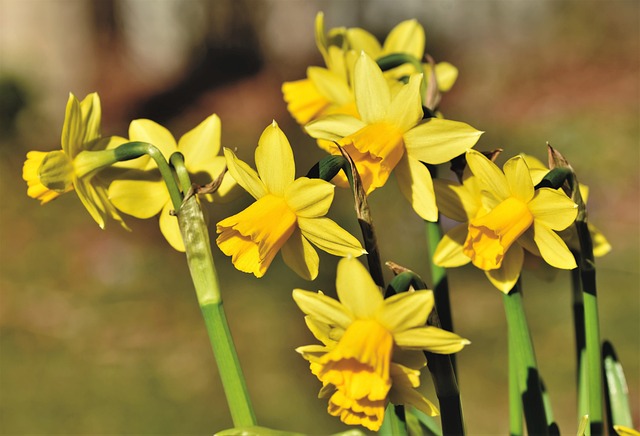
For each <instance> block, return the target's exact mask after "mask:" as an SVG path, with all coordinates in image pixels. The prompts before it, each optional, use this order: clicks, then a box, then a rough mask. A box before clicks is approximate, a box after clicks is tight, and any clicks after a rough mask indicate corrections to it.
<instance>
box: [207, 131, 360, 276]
mask: <svg viewBox="0 0 640 436" xmlns="http://www.w3.org/2000/svg"><path fill="white" fill-rule="evenodd" d="M224 154H225V157H226V159H227V167H228V168H229V173H231V175H232V176H233V178H234V179H235V180H236V181H237V182H238V184H239V185H240V186H242V187H243V188H244V189H245V190H246V191H247V192H248V193H249V194H251V196H252V197H253V198H255V199H256V202H255V203H253V204H252V205H250V206H249V207H248V208H246V209H245V210H243V211H242V212H240V213H238V214H236V215H233V216H231V217H229V218H226V219H224V220H222V221H220V222H219V223H218V224H217V232H218V233H219V234H220V236H218V238H217V240H216V243H217V244H218V247H220V250H222V252H223V253H224V254H226V255H227V256H231V259H232V262H233V264H234V265H235V267H236V268H237V269H239V270H240V271H244V272H247V273H253V274H254V275H255V276H256V277H262V276H263V275H264V274H265V272H266V271H267V269H268V268H269V265H270V264H271V262H272V261H273V259H274V257H275V255H276V254H277V253H278V251H282V255H283V258H284V261H285V263H286V264H287V265H288V266H289V267H290V268H291V269H293V270H294V271H295V272H296V273H298V274H299V275H300V276H301V277H303V278H305V279H308V280H313V279H314V278H315V277H316V276H317V275H318V264H319V258H318V253H317V252H316V251H315V249H314V248H313V247H312V246H311V243H313V244H314V245H315V246H317V247H318V248H320V249H322V250H324V251H326V252H328V253H330V254H333V255H336V256H347V255H354V256H359V255H361V254H364V253H365V251H364V250H363V248H362V246H361V245H360V243H359V242H358V240H357V239H356V238H354V237H353V236H352V235H351V234H349V233H348V232H347V231H346V230H344V229H342V228H341V227H340V226H338V224H336V223H335V222H334V221H332V220H330V219H329V218H326V217H325V215H326V214H327V212H328V210H329V207H330V206H331V203H332V201H333V194H334V186H333V185H332V184H330V183H329V182H326V181H324V180H320V179H309V178H307V177H300V178H298V179H295V163H294V160H293V152H292V150H291V145H290V144H289V141H288V140H287V137H286V136H285V135H284V133H283V132H282V130H280V128H279V127H278V124H277V123H276V122H275V121H274V122H273V123H272V124H271V125H270V126H268V127H267V128H266V129H265V130H264V132H263V133H262V135H261V136H260V139H259V141H258V147H257V148H256V152H255V161H256V168H257V170H258V171H257V172H256V171H255V170H253V169H252V168H251V167H249V165H247V164H246V163H245V162H243V161H241V160H239V159H238V158H237V157H236V156H235V154H234V153H233V152H232V151H231V150H228V149H226V148H225V150H224Z"/></svg>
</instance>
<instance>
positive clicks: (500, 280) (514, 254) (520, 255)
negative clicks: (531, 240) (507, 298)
mask: <svg viewBox="0 0 640 436" xmlns="http://www.w3.org/2000/svg"><path fill="white" fill-rule="evenodd" d="M523 262H524V251H523V250H522V247H520V246H519V245H518V244H514V245H512V246H511V248H510V249H509V251H507V253H506V254H505V256H504V260H503V261H502V265H501V266H500V268H498V269H492V270H490V271H485V274H486V276H487V278H488V279H489V281H490V282H491V283H492V284H493V286H495V287H496V288H498V289H499V290H500V291H501V292H504V293H505V294H508V293H509V291H511V289H513V287H514V286H515V284H516V282H517V281H518V277H520V271H522V264H523Z"/></svg>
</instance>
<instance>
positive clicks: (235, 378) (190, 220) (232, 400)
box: [178, 196, 256, 427]
mask: <svg viewBox="0 0 640 436" xmlns="http://www.w3.org/2000/svg"><path fill="white" fill-rule="evenodd" d="M178 223H179V224H180V230H181V233H182V238H183V240H184V245H185V248H186V254H187V263H188V264H189V271H190V272H191V278H192V280H193V284H194V286H195V289H196V295H197V296H198V304H199V305H200V309H201V310H202V315H203V316H204V320H205V324H206V326H207V332H208V333H209V339H210V341H211V346H212V347H213V353H214V356H215V359H216V363H217V364H218V370H219V371H220V377H221V378H222V386H223V388H224V392H225V395H226V397H227V403H228V405H229V410H230V411H231V417H232V419H233V424H234V426H235V427H248V426H253V425H256V419H255V414H254V413H253V409H252V406H251V400H250V398H249V393H248V390H247V386H246V383H245V380H244V376H243V374H242V369H241V367H240V363H239V361H238V356H237V354H236V350H235V346H234V344H233V339H232V338H231V334H230V332H229V326H228V324H227V320H226V317H225V314H224V309H223V307H222V299H221V297H220V287H219V284H218V277H217V274H216V270H215V267H214V264H213V256H212V254H211V245H210V242H209V233H208V231H207V227H206V225H205V222H204V217H203V216H202V210H201V209H200V205H199V204H198V201H197V200H196V197H195V196H191V197H189V198H187V199H186V200H185V202H184V204H183V205H182V207H181V208H180V211H179V213H178Z"/></svg>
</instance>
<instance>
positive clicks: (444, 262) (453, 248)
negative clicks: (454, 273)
mask: <svg viewBox="0 0 640 436" xmlns="http://www.w3.org/2000/svg"><path fill="white" fill-rule="evenodd" d="M468 232H469V230H468V225H467V224H466V223H463V224H459V225H457V226H455V227H454V228H452V229H451V230H449V231H448V232H447V233H446V234H445V235H444V236H443V237H442V239H441V240H440V242H438V246H437V247H436V251H435V253H434V254H433V262H434V263H435V264H436V265H438V266H442V267H445V268H453V267H457V266H462V265H466V264H468V263H469V262H471V259H470V258H469V256H467V255H466V254H464V252H463V251H462V247H463V245H464V241H465V240H466V239H467V233H468Z"/></svg>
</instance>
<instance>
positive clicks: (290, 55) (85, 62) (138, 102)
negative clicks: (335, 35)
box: [0, 0, 640, 435]
mask: <svg viewBox="0 0 640 436" xmlns="http://www.w3.org/2000/svg"><path fill="white" fill-rule="evenodd" d="M639 5H640V3H638V2H637V1H636V0H629V1H623V0H612V1H538V2H534V1H506V0H504V1H471V0H466V1H428V2H426V1H391V0H389V1H366V2H365V1H304V2H302V1H296V0H271V1H267V0H264V1H257V0H255V1H252V0H243V1H234V0H219V1H198V0H191V1H177V0H171V1H170V0H158V1H151V0H149V1H144V0H129V1H125V0H103V1H93V2H91V1H79V0H78V1H76V0H0V50H1V52H0V54H1V57H0V68H1V71H0V111H1V112H0V129H2V130H1V132H0V138H1V143H0V153H1V156H0V157H1V158H0V186H1V188H2V198H3V204H2V207H1V209H0V218H1V225H0V268H1V275H0V290H1V299H0V432H1V433H2V434H15V435H26V434H212V433H213V432H215V431H218V430H221V429H224V428H227V427H230V426H231V420H230V417H229V414H228V410H227V407H226V404H225V401H224V397H223V394H222V389H221V385H220V381H219V378H218V374H217V370H216V367H215V364H214V360H213V356H212V352H211V350H210V348H209V343H208V339H207V336H206V332H205V329H204V325H203V322H202V319H201V316H200V313H199V310H198V307H197V304H196V300H195V295H194V292H193V290H192V287H191V282H190V279H189V274H188V270H187V267H186V262H185V260H184V258H183V255H182V254H180V253H177V252H174V251H173V250H172V249H171V248H170V247H169V245H168V244H167V243H166V242H165V241H164V240H163V238H162V236H161V234H160V232H159V229H158V226H157V221H156V220H155V219H151V220H147V221H140V220H136V219H133V218H130V219H128V221H127V222H128V224H129V225H130V227H131V228H132V229H133V232H132V233H128V232H126V231H124V230H122V229H120V228H118V227H117V226H116V225H111V226H109V227H108V228H107V229H106V230H105V231H101V230H100V229H99V228H98V227H97V226H96V225H95V223H94V222H93V221H92V220H91V218H90V216H89V215H88V214H87V213H86V211H84V210H83V208H82V206H81V204H80V202H79V201H78V199H77V198H76V197H75V196H74V195H72V194H71V195H66V196H64V197H62V198H60V199H58V200H56V201H55V202H53V203H51V204H48V205H46V206H44V207H41V206H39V205H38V203H37V202H36V201H35V200H32V199H29V198H27V196H26V185H25V183H24V182H23V181H22V180H21V170H22V163H23V160H24V156H25V154H26V152H27V151H28V150H31V149H37V150H53V149H56V148H59V137H60V129H61V126H62V120H63V117H64V107H65V103H66V99H67V95H68V93H69V92H73V93H75V94H76V95H77V96H79V97H81V96H84V95H85V94H86V93H89V92H91V91H98V92H99V93H100V96H101V98H102V103H103V133H104V134H119V135H123V136H124V135H126V132H127V125H128V123H129V121H130V120H132V119H134V118H142V117H146V118H152V119H154V120H156V121H158V122H161V123H163V124H165V125H166V126H168V127H169V128H170V129H171V130H172V132H174V134H175V136H177V137H179V136H180V135H181V134H183V133H184V132H186V131H187V130H189V129H190V128H192V127H193V126H195V125H196V124H197V123H198V122H200V121H201V120H202V119H204V118H205V116H207V115H209V114H211V113H213V112H215V113H217V114H218V115H219V116H220V118H221V119H222V128H223V145H224V146H226V147H237V149H238V154H239V155H240V157H242V158H243V159H245V160H247V161H249V162H250V163H251V164H253V157H252V156H253V150H254V148H255V145H256V143H257V139H258V137H259V135H260V133H261V132H262V130H263V129H264V128H265V127H266V126H267V125H268V124H269V123H270V122H271V120H272V119H275V120H277V121H278V123H279V124H280V126H281V127H282V129H283V130H284V131H285V133H286V134H287V135H288V136H289V138H290V140H291V142H292V144H293V146H294V152H295V156H296V161H297V166H298V175H303V174H305V173H306V171H307V170H308V168H310V167H311V166H312V165H313V163H314V162H316V161H317V160H318V159H320V158H321V157H322V156H323V154H322V152H321V151H320V150H319V149H318V148H317V147H316V146H315V145H314V143H313V141H311V140H310V139H309V138H307V137H305V136H304V135H303V134H302V132H301V130H300V128H299V127H298V126H297V125H296V124H295V123H294V122H293V121H292V119H291V117H290V116H289V115H288V114H287V111H286V107H285V104H284V103H283V101H282V98H281V93H280V85H281V83H282V82H283V81H285V80H295V79H299V78H302V77H303V76H304V74H305V68H306V67H307V66H308V65H319V64H320V63H321V58H320V56H319V54H318V53H317V50H316V48H315V45H314V39H313V22H314V18H315V14H316V12H317V11H319V10H323V11H324V12H325V22H326V25H327V27H337V26H360V27H364V28H366V29H367V30H369V31H371V32H373V33H375V34H377V35H378V36H379V37H380V38H384V35H386V33H387V32H388V31H389V30H390V29H391V28H392V27H393V26H394V25H395V24H397V23H398V22H400V21H402V20H404V19H408V18H417V19H418V20H419V21H420V22H421V23H422V24H423V25H424V26H425V29H426V33H427V51H428V52H429V53H430V54H431V55H432V56H433V57H434V58H435V59H436V60H438V61H444V60H446V61H449V62H451V63H453V64H454V65H456V66H457V67H458V68H459V70H460V76H459V80H458V82H457V84H456V85H455V87H454V89H453V90H452V91H451V92H450V93H449V94H448V95H446V96H445V98H444V101H443V104H442V110H443V112H444V113H445V114H446V115H447V117H448V118H450V119H455V120H461V121H465V122H468V123H469V124H471V125H473V126H474V127H476V128H478V129H480V130H483V131H485V132H486V133H485V134H484V135H483V137H482V138H481V140H480V142H479V143H478V145H477V148H478V149H483V150H488V149H493V148H496V147H501V148H504V150H505V152H504V153H503V157H502V158H501V160H502V161H504V160H505V159H506V158H508V157H511V156H513V155H515V154H517V153H520V152H526V153H529V154H533V155H536V156H537V157H538V158H540V159H545V158H546V155H545V153H546V149H545V142H546V141H549V142H550V143H551V144H552V145H553V146H554V147H556V148H557V149H558V150H560V151H561V152H562V153H563V154H564V155H565V156H566V157H567V158H568V159H569V160H570V161H571V163H572V165H573V166H574V168H575V169H576V171H577V173H578V175H579V177H580V178H581V181H582V182H583V183H585V184H587V185H589V186H590V188H591V192H590V198H589V206H590V210H589V212H590V219H591V221H592V222H593V223H595V224H596V225H597V226H598V227H599V228H600V229H601V230H602V231H603V232H604V234H605V235H606V236H607V237H608V239H609V241H610V242H611V244H612V245H613V251H612V252H611V253H610V254H608V255H607V256H606V257H604V258H601V259H598V261H597V266H598V283H599V297H600V298H599V308H600V314H601V326H602V336H603V338H606V339H609V340H611V341H612V342H613V343H614V345H615V347H616V349H617V352H618V355H619V358H620V359H621V361H622V363H623V365H624V367H625V370H626V374H627V378H628V382H629V389H630V396H631V401H632V407H633V410H634V413H635V415H634V419H635V424H636V426H638V425H640V416H639V413H638V410H639V409H640V407H639V404H640V398H639V395H640V357H639V356H640V339H639V338H640V321H639V313H640V276H639V275H638V267H639V265H640V257H639V256H640V236H639V228H640V226H639V224H640V217H639V213H640V207H639V191H640V179H639V171H638V165H639V163H640V148H639V145H640V143H639V138H640V128H639V122H640V121H639V120H640V108H639V104H640V68H639V64H640V59H639V53H640V30H639V29H640V6H639ZM443 171H446V169H444V168H443ZM247 197H248V196H245V197H242V199H240V200H238V201H237V202H235V203H232V204H228V205H220V206H216V207H214V208H211V209H210V210H209V214H210V218H211V223H215V222H217V220H219V219H222V218H224V217H226V216H229V215H230V214H233V213H236V212H237V211H239V210H240V209H241V208H243V207H244V206H245V205H247V204H248V203H249V199H248V198H247ZM370 202H371V207H372V213H373V217H374V221H375V223H376V226H377V229H378V232H379V235H378V237H379V240H380V245H381V252H382V257H383V259H384V260H393V261H395V262H397V263H400V264H402V265H405V266H407V267H409V268H412V269H414V270H415V271H417V272H418V273H420V274H423V275H424V276H425V277H428V274H427V272H426V271H427V267H426V263H425V261H424V258H425V253H426V243H425V238H424V225H423V223H422V222H421V221H420V220H419V219H418V218H417V216H415V214H414V213H413V212H412V210H411V209H410V208H409V206H408V204H407V203H406V202H405V201H404V199H403V198H402V197H401V195H399V191H398V189H397V186H396V185H395V182H394V181H393V180H391V181H390V183H389V184H388V185H387V186H385V187H384V188H383V189H380V190H378V191H376V192H375V193H374V194H373V195H372V196H371V198H370ZM351 207H352V206H351V205H350V204H349V198H348V195H347V193H346V192H345V191H340V192H338V193H337V195H336V204H335V205H334V207H333V209H332V212H331V216H332V217H333V218H334V219H336V220H337V221H339V222H340V223H341V224H342V225H343V226H344V227H346V228H347V229H349V230H351V231H352V232H353V233H354V234H356V235H357V234H358V232H357V223H356V222H355V218H354V216H353V214H352V209H351ZM398 217H401V218H398ZM111 224H113V223H111ZM214 256H215V260H216V265H217V268H218V270H219V273H220V276H221V281H222V287H223V296H224V300H225V306H226V310H227V315H228V318H229V320H230V324H231V330H232V333H233V335H234V337H235V339H236V342H237V348H238V353H239V355H240V359H241V362H242V364H243V367H244V370H245V372H246V376H247V382H248V385H249V390H250V392H251V395H252V397H253V399H254V402H255V409H256V412H257V415H258V419H259V422H260V423H261V424H262V425H264V426H269V427H274V428H282V429H291V430H297V431H301V432H306V433H309V434H327V433H330V432H333V431H338V430H340V429H342V428H344V427H343V426H342V425H340V423H339V421H338V420H337V419H335V418H333V417H330V416H329V415H328V414H327V413H326V411H325V410H326V402H325V400H318V399H317V398H316V394H317V391H318V390H319V388H320V384H319V382H318V381H317V380H315V378H314V377H313V376H312V375H311V374H310V373H309V372H308V367H307V365H306V364H305V362H304V361H303V360H302V359H301V358H300V357H299V356H298V355H297V354H296V353H295V352H294V351H293V350H294V348H295V347H297V346H300V345H304V344H310V343H313V342H314V340H313V338H312V337H311V335H310V334H309V333H308V331H307V330H306V328H305V326H304V322H303V317H302V314H301V313H300V312H299V310H298V309H297V307H296V306H295V305H294V303H293V301H292V299H291V290H292V289H293V288H295V287H301V288H304V289H310V290H317V289H322V290H324V291H325V292H327V293H329V294H332V295H333V293H334V283H333V281H334V275H335V265H336V262H337V260H336V259H334V258H331V257H330V256H323V257H322V258H321V273H320V276H319V277H318V279H317V280H316V281H315V282H313V283H308V282H305V281H303V280H301V279H299V278H298V277H297V276H295V274H294V273H292V272H291V271H290V270H288V269H287V268H286V267H285V266H284V264H283V262H282V260H281V259H280V258H277V259H276V261H275V262H274V263H273V265H272V267H271V268H270V270H269V272H268V273H267V275H266V276H265V277H264V278H263V279H261V280H257V279H255V278H254V277H253V276H249V275H246V274H243V273H241V272H238V271H236V270H234V269H233V267H232V266H231V263H230V260H229V259H228V258H226V257H225V256H223V255H222V254H221V253H220V251H219V250H218V249H217V248H216V247H215V246H214ZM523 280H524V289H525V304H526V309H527V315H528V317H529V322H530V325H531V328H532V331H533V334H534V342H535V346H536V352H537V357H538V361H539V365H540V367H541V371H542V375H543V377H544V378H545V381H546V384H547V388H548V391H549V393H550V396H551V401H552V404H553V407H554V410H555V413H556V418H557V421H558V423H559V426H560V429H561V431H563V432H564V433H568V434H572V433H574V432H575V430H576V427H577V424H576V422H577V418H576V412H575V409H576V394H575V374H574V365H575V361H574V352H573V335H572V332H571V325H572V314H571V307H570V296H569V292H568V286H569V276H568V273H566V272H560V273H559V274H557V277H556V279H555V281H553V282H549V281H546V280H545V279H543V278H541V277H540V276H539V275H536V274H534V273H531V272H525V273H524V276H523ZM450 282H451V286H452V301H453V307H454V314H453V315H454V323H455V325H456V330H457V332H458V333H459V334H460V335H462V336H464V337H467V338H469V339H470V340H471V341H472V345H470V346H469V347H467V348H466V349H465V350H463V351H462V352H461V353H460V354H459V356H458V365H459V372H460V385H461V391H462V400H463V404H464V412H465V415H466V421H467V428H468V431H469V434H506V433H507V432H508V422H507V375H506V361H507V356H506V337H505V321H504V314H503V313H504V312H503V308H502V298H501V295H500V293H499V292H498V291H496V290H495V289H492V288H491V287H490V285H489V284H488V282H487V281H486V279H485V278H484V276H483V275H482V274H480V273H479V272H478V271H475V270H474V269H473V268H471V267H465V268H461V269H457V270H452V271H451V272H450ZM423 387H424V392H425V393H426V394H427V395H428V396H430V397H431V398H432V399H434V400H435V396H434V394H433V389H432V388H431V381H430V378H429V376H428V374H426V373H425V374H423Z"/></svg>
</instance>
